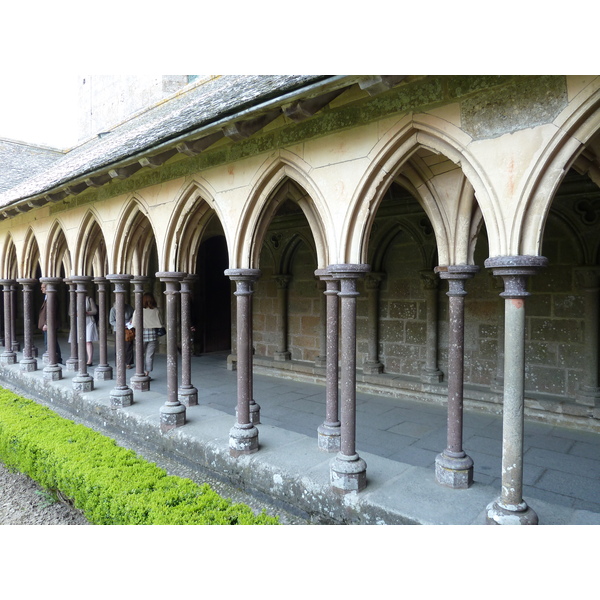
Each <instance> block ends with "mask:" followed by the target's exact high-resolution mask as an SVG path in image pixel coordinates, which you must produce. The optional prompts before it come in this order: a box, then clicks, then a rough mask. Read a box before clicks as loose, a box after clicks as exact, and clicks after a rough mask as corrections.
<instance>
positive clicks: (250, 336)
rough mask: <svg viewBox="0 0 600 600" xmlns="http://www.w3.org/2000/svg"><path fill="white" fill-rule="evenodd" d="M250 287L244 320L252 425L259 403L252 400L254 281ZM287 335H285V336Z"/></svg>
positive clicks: (256, 421)
mask: <svg viewBox="0 0 600 600" xmlns="http://www.w3.org/2000/svg"><path fill="white" fill-rule="evenodd" d="M250 289H251V291H252V293H251V294H250V296H249V297H248V306H249V311H250V312H249V314H250V318H249V319H248V320H247V321H246V327H247V328H248V332H247V333H246V336H247V338H248V344H249V345H250V357H249V360H250V369H249V370H248V377H249V379H250V390H251V391H252V393H251V394H250V405H249V406H250V423H252V424H254V425H259V424H260V405H259V404H258V403H257V402H256V401H255V400H254V369H253V364H254V339H253V336H254V328H253V320H252V315H254V281H252V282H251V283H250ZM286 337H287V336H286Z"/></svg>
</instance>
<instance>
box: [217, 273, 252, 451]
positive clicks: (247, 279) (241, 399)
mask: <svg viewBox="0 0 600 600" xmlns="http://www.w3.org/2000/svg"><path fill="white" fill-rule="evenodd" d="M225 276H226V277H229V278H230V279H231V280H232V281H235V284H236V291H235V292H234V295H235V297H236V308H237V316H236V329H237V410H236V415H237V422H236V424H235V425H234V426H233V427H232V428H231V430H230V432H229V453H230V455H231V456H233V457H238V456H241V455H242V454H252V453H254V452H257V451H258V429H256V427H255V426H254V424H253V423H252V421H251V420H250V402H251V400H252V387H253V386H252V336H251V331H252V300H251V298H252V294H253V293H254V292H253V290H252V283H253V282H254V281H256V280H257V279H258V278H259V277H260V270H258V269H227V270H226V271H225Z"/></svg>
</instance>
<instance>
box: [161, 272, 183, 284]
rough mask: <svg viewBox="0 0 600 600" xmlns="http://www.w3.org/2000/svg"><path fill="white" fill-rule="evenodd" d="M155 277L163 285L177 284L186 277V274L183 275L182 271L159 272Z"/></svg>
mask: <svg viewBox="0 0 600 600" xmlns="http://www.w3.org/2000/svg"><path fill="white" fill-rule="evenodd" d="M155 275H156V278H157V279H160V280H161V281H164V282H165V283H179V282H180V281H181V280H182V279H183V278H184V277H186V276H187V273H183V272H182V271H159V272H158V273H155Z"/></svg>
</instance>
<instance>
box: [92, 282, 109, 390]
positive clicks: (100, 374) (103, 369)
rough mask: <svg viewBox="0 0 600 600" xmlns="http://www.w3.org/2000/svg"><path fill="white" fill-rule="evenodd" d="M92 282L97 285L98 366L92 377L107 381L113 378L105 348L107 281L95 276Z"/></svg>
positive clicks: (106, 334) (106, 332) (106, 333)
mask: <svg viewBox="0 0 600 600" xmlns="http://www.w3.org/2000/svg"><path fill="white" fill-rule="evenodd" d="M93 281H94V283H95V284H96V285H97V286H98V338H99V341H98V347H99V350H98V354H99V358H98V366H97V367H96V368H95V369H94V379H97V380H98V381H108V380H110V379H112V378H113V369H112V367H111V366H110V365H109V364H108V348H107V337H108V327H107V315H108V310H107V302H106V292H107V286H108V282H107V280H106V278H105V277H96V278H95V279H94V280H93Z"/></svg>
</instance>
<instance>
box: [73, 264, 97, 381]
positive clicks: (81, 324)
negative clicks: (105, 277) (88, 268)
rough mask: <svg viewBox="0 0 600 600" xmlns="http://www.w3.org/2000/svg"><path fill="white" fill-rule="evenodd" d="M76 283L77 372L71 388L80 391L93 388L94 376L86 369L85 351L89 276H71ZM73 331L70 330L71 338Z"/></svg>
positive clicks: (90, 279)
mask: <svg viewBox="0 0 600 600" xmlns="http://www.w3.org/2000/svg"><path fill="white" fill-rule="evenodd" d="M71 281H72V282H73V283H75V284H76V285H77V349H78V362H79V365H78V367H79V373H78V374H77V375H76V376H75V377H73V389H74V390H78V391H81V392H90V391H92V390H93V389H94V378H93V377H92V376H91V375H90V374H89V373H88V371H87V352H86V335H85V334H86V317H87V315H86V310H85V309H86V299H87V296H88V290H87V286H88V284H89V283H90V282H91V281H92V278H91V277H87V276H84V275H80V276H74V277H71ZM74 333H75V332H73V331H71V339H73V335H74Z"/></svg>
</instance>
